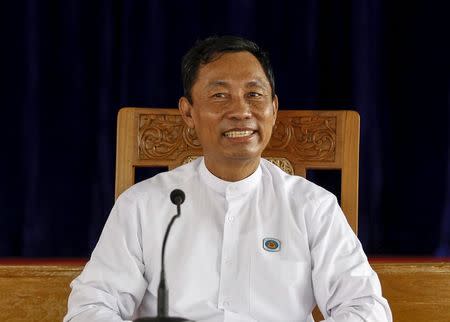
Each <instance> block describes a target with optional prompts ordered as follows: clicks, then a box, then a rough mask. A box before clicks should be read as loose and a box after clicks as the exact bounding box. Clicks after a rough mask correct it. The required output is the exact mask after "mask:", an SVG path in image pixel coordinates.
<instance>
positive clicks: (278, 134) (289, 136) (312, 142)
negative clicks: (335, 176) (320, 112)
mask: <svg viewBox="0 0 450 322" xmlns="http://www.w3.org/2000/svg"><path fill="white" fill-rule="evenodd" d="M267 149H270V150H271V151H289V152H295V155H296V157H297V160H299V161H334V160H335V152H336V117H333V116H330V117H324V116H314V117H290V118H285V119H278V120H277V122H276V124H275V127H274V129H273V133H272V138H271V140H270V142H269V145H268V146H267Z"/></svg>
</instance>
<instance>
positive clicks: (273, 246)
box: [263, 238, 281, 252]
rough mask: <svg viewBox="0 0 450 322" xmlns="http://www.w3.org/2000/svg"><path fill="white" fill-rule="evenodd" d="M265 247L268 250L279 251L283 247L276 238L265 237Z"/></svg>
mask: <svg viewBox="0 0 450 322" xmlns="http://www.w3.org/2000/svg"><path fill="white" fill-rule="evenodd" d="M263 248H264V250H266V251H268V252H279V251H280V249H281V242H280V241H279V240H278V239H276V238H264V239H263Z"/></svg>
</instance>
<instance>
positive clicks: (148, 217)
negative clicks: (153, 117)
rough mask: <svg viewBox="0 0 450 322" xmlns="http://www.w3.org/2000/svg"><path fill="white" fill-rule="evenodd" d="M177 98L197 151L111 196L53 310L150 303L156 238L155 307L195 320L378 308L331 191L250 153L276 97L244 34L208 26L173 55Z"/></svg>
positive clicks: (365, 313)
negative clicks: (179, 81) (164, 299)
mask: <svg viewBox="0 0 450 322" xmlns="http://www.w3.org/2000/svg"><path fill="white" fill-rule="evenodd" d="M182 74H183V83H184V96H183V97H182V98H181V99H180V100H179V109H180V112H181V114H182V116H183V119H184V120H185V122H186V124H187V125H188V127H189V128H191V129H194V130H195V131H196V133H197V135H198V138H199V140H200V142H201V144H202V147H203V151H204V157H203V158H199V159H197V160H195V161H193V162H191V163H190V164H188V165H184V166H181V167H179V168H177V169H175V170H172V171H169V172H166V173H162V174H159V175H157V176H155V177H153V178H151V179H148V180H146V181H143V182H141V183H138V184H136V185H134V186H133V187H131V188H130V189H128V190H127V191H125V192H124V193H123V194H122V195H121V196H120V197H119V198H118V199H117V202H116V204H115V205H114V208H113V209H112V211H111V214H110V216H109V218H108V221H107V223H106V225H105V228H104V230H103V232H102V235H101V237H100V240H99V242H98V244H97V246H96V248H95V250H94V252H93V253H92V257H91V259H90V261H89V263H88V264H87V265H86V267H85V269H84V271H83V272H82V274H81V275H80V276H79V277H78V278H77V279H75V280H74V281H73V282H72V284H71V286H72V293H71V295H70V298H69V311H68V313H67V316H66V317H65V320H64V321H66V322H68V321H71V322H81V321H85V322H88V321H90V322H94V321H99V322H100V321H104V322H106V321H108V322H113V321H124V320H126V321H129V320H132V319H133V318H136V317H142V316H155V315H156V296H157V287H158V283H159V270H160V267H161V263H160V250H161V245H162V239H163V234H164V231H165V229H166V227H167V224H168V222H169V220H170V219H171V217H172V216H173V214H174V211H175V210H174V206H173V205H172V204H171V203H170V201H169V194H170V191H172V190H173V189H175V188H180V189H182V190H184V191H186V201H185V203H184V204H183V214H182V217H181V218H180V219H179V220H178V221H177V222H176V223H175V224H174V226H173V229H172V232H171V235H170V237H169V241H168V244H167V248H166V273H167V281H168V285H169V289H170V293H169V294H170V302H169V303H170V308H169V314H170V315H173V316H182V317H185V318H189V319H192V320H196V321H302V322H303V321H312V317H311V310H312V309H313V308H314V306H315V304H316V303H317V304H318V305H319V308H320V309H321V311H322V313H323V314H324V316H325V317H326V321H335V322H338V321H392V317H391V313H390V310H389V306H388V304H387V302H386V300H385V299H384V298H382V297H381V289H380V284H379V280H378V278H377V275H376V274H375V273H374V272H373V270H372V269H371V268H370V266H369V264H368V262H367V258H366V256H365V254H364V252H363V250H362V247H361V244H360V242H359V241H358V239H357V238H356V236H355V235H354V234H353V232H352V230H351V228H350V227H349V225H348V223H347V222H346V220H345V216H344V215H343V213H342V211H341V209H340V208H339V206H338V204H337V201H336V198H335V197H334V196H333V195H332V194H331V193H329V192H327V191H325V190H324V189H322V188H320V187H318V186H316V185H314V184H312V183H310V182H308V181H307V180H306V179H303V178H301V177H297V176H290V175H287V174H286V173H284V172H283V171H281V170H280V169H278V168H277V167H276V166H274V165H272V164H271V163H270V162H268V161H266V160H264V159H261V153H262V151H263V149H264V148H265V146H266V145H267V143H268V142H269V139H270V136H271V133H272V127H273V125H274V123H275V119H276V115H277V111H278V98H277V96H276V95H275V84H274V77H273V72H272V69H271V67H270V63H269V60H268V58H267V56H266V55H265V54H264V53H263V52H262V51H261V50H260V49H259V48H258V46H257V45H256V44H254V43H252V42H250V41H248V40H245V39H242V38H237V37H219V38H218V37H215V38H208V39H206V40H204V41H201V42H199V43H197V44H196V46H195V47H194V48H192V49H191V50H190V51H189V52H188V53H187V54H186V56H185V57H184V59H183V64H182Z"/></svg>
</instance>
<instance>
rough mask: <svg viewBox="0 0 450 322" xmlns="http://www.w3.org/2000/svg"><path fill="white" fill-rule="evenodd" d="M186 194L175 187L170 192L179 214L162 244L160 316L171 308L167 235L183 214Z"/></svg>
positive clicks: (159, 291) (170, 224)
mask: <svg viewBox="0 0 450 322" xmlns="http://www.w3.org/2000/svg"><path fill="white" fill-rule="evenodd" d="M184 199H185V194H184V192H183V191H182V190H180V189H175V190H173V191H172V192H171V193H170V200H171V201H172V203H174V204H175V205H177V214H176V215H175V216H173V217H172V219H171V220H170V222H169V225H168V226H167V229H166V233H165V235H164V240H163V246H162V252H161V276H160V280H159V287H158V315H157V316H158V317H166V316H168V310H169V291H168V290H167V286H166V271H165V254H166V243H167V237H168V236H169V233H170V229H171V228H172V225H173V223H174V221H175V219H177V218H178V217H180V215H181V209H180V208H181V207H180V205H181V204H182V203H183V202H184Z"/></svg>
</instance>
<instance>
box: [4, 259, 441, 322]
mask: <svg viewBox="0 0 450 322" xmlns="http://www.w3.org/2000/svg"><path fill="white" fill-rule="evenodd" d="M372 267H373V268H374V269H375V271H376V272H377V273H378V276H379V277H380V280H381V284H382V287H383V295H384V297H386V298H387V299H388V301H389V304H390V306H391V309H392V312H393V315H394V321H395V322H411V321H413V322H429V321H433V322H448V321H450V263H421V264H408V263H374V264H372ZM81 270H82V266H70V265H64V266H63V265H59V266H13V265H9V266H0V321H8V322H29V321H36V322H38V321H39V322H55V321H62V318H63V316H64V315H65V313H66V311H67V297H68V295H69V292H70V288H69V284H70V282H71V281H72V280H73V279H74V278H75V277H76V276H77V275H78V274H79V273H80V272H81ZM316 321H320V319H319V318H318V317H317V318H316Z"/></svg>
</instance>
